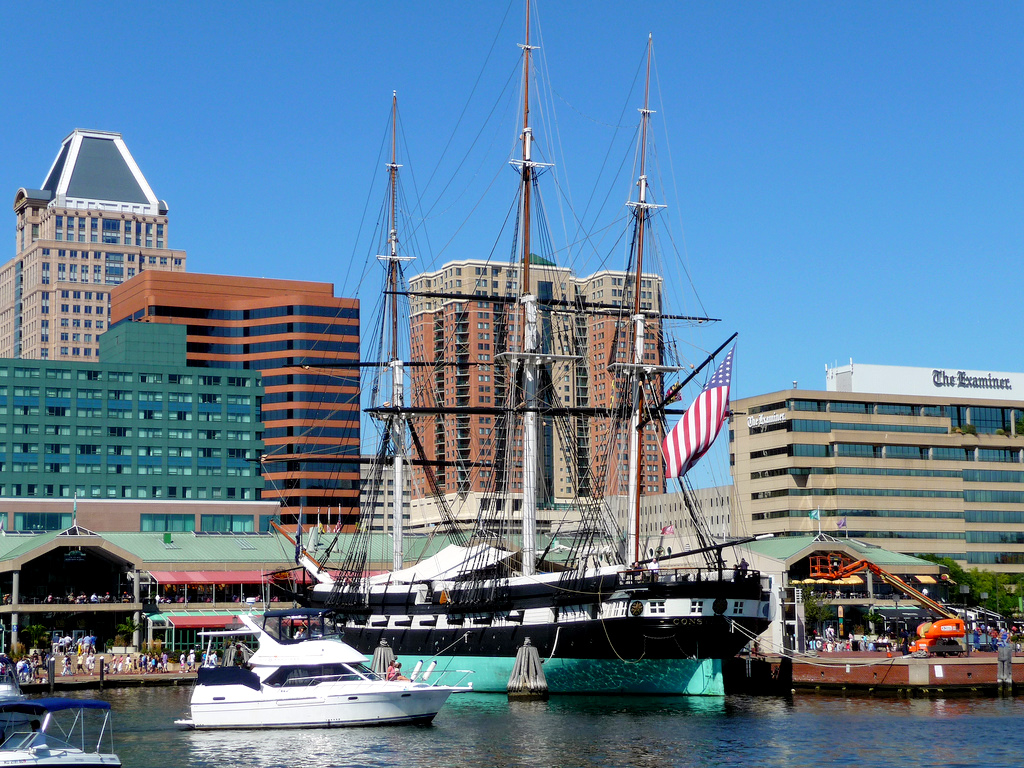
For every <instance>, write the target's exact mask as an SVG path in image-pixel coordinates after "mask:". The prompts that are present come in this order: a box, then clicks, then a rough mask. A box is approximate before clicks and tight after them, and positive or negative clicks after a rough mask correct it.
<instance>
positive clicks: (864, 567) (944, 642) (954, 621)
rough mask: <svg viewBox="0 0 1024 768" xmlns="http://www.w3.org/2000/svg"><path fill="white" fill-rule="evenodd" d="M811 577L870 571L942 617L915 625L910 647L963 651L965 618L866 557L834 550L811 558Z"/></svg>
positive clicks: (952, 652) (940, 653)
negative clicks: (915, 632) (857, 558)
mask: <svg viewBox="0 0 1024 768" xmlns="http://www.w3.org/2000/svg"><path fill="white" fill-rule="evenodd" d="M810 564H811V577H812V578H815V579H833V580H835V579H845V578H846V577H847V576H852V575H854V574H855V573H860V572H861V571H870V572H871V573H872V574H873V575H875V576H877V577H878V578H879V579H881V580H882V581H884V582H885V583H886V584H888V585H889V586H891V587H893V588H895V589H898V590H899V591H900V592H903V593H904V594H905V595H909V596H910V597H911V598H913V599H914V600H915V601H917V603H918V604H920V605H923V606H924V607H925V608H927V609H928V610H930V611H932V612H933V613H935V614H937V615H938V616H941V617H942V618H941V619H939V620H937V621H926V622H925V623H923V624H920V625H919V626H918V627H917V640H915V641H914V643H912V644H911V646H910V650H911V651H912V652H913V651H924V652H926V653H934V654H935V655H937V656H954V655H956V656H959V655H960V654H962V653H963V652H964V646H963V645H961V644H960V639H961V638H964V642H965V643H966V636H967V628H966V626H965V625H964V620H963V619H961V618H960V617H959V616H957V615H956V613H954V612H953V611H951V610H950V609H949V608H947V607H946V606H944V605H943V604H942V603H940V602H939V601H938V600H933V599H932V598H930V597H928V595H926V594H925V593H924V592H920V591H918V590H916V589H914V588H913V587H912V586H910V585H909V584H907V582H905V581H904V580H903V579H901V578H900V577H899V576H894V575H893V574H891V573H889V572H888V571H885V570H883V569H881V568H879V567H878V566H877V565H875V564H874V563H871V562H868V561H867V560H854V559H853V558H851V557H849V556H848V555H844V554H841V553H837V552H833V553H830V554H827V555H812V556H811V557H810Z"/></svg>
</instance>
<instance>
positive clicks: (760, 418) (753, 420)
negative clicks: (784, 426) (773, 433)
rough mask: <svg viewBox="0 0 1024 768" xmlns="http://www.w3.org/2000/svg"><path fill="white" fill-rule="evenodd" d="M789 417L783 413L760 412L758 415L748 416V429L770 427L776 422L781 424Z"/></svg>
mask: <svg viewBox="0 0 1024 768" xmlns="http://www.w3.org/2000/svg"><path fill="white" fill-rule="evenodd" d="M786 418H787V414H786V413H785V412H783V413H759V414H758V415H757V416H747V429H751V430H755V429H768V427H770V426H772V425H774V424H781V423H782V422H784V421H785V420H786Z"/></svg>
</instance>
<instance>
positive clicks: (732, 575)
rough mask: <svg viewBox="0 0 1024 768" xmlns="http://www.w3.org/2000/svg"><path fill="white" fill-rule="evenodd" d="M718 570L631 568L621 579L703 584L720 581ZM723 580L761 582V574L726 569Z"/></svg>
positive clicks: (746, 570)
mask: <svg viewBox="0 0 1024 768" xmlns="http://www.w3.org/2000/svg"><path fill="white" fill-rule="evenodd" d="M718 573H719V571H718V569H717V568H706V567H705V568H695V567H688V566H681V567H676V568H665V567H660V568H658V569H657V570H651V569H648V568H631V569H627V570H624V571H622V573H621V574H620V578H621V581H622V583H623V584H627V585H634V584H650V583H654V582H657V583H659V584H675V583H686V582H692V583H701V582H707V581H719V576H718ZM722 580H724V581H734V582H741V581H744V582H745V581H761V572H760V571H755V570H753V569H740V568H724V569H722Z"/></svg>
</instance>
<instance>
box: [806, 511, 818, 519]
mask: <svg viewBox="0 0 1024 768" xmlns="http://www.w3.org/2000/svg"><path fill="white" fill-rule="evenodd" d="M807 516H808V517H809V518H811V520H821V510H820V509H812V510H811V511H810V512H808V513H807Z"/></svg>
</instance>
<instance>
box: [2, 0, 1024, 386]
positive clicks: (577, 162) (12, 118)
mask: <svg viewBox="0 0 1024 768" xmlns="http://www.w3.org/2000/svg"><path fill="white" fill-rule="evenodd" d="M522 15H523V14H522V7H521V4H520V2H518V0H516V2H513V3H511V4H509V3H506V2H505V1H504V0H497V1H496V2H487V3H480V2H447V3H413V2H378V3H358V4H357V3H339V2H332V3H289V4H285V3H275V4H271V3H259V2H257V3H248V4H240V3H220V4H199V3H160V4H157V3H118V2H110V3H88V4H87V3H78V2H70V3H60V4H35V5H26V4H14V3H5V4H2V5H0V28H2V29H3V30H4V36H3V49H4V54H5V55H4V58H5V61H6V62H7V74H6V76H5V77H4V78H3V79H2V81H0V89H2V90H0V104H2V105H3V106H2V107H0V109H2V116H3V120H2V121H0V137H2V139H0V148H2V149H0V183H2V185H4V186H5V187H6V189H7V193H8V195H9V197H8V200H9V201H13V199H14V194H15V192H16V191H17V189H18V188H19V187H22V186H27V187H35V186H38V185H39V184H40V183H41V182H42V181H43V177H44V175H45V173H46V171H47V170H48V168H49V165H50V163H51V162H52V161H53V159H54V157H55V155H56V153H57V150H58V148H59V144H60V141H61V139H63V138H64V136H66V135H67V134H68V133H69V132H70V131H71V130H72V129H74V128H76V127H81V128H97V129H103V130H113V131H119V132H121V133H122V134H123V135H124V137H125V140H126V142H127V144H128V147H129V148H130V150H131V151H132V153H133V155H134V156H135V159H136V160H137V162H138V163H139V165H140V167H141V168H142V171H143V173H144V174H145V175H146V177H147V179H148V180H149V182H150V183H151V185H152V186H153V188H154V190H155V192H156V194H157V196H158V197H160V198H162V199H164V200H166V201H167V202H168V203H169V206H170V217H171V224H170V244H171V245H172V247H175V248H183V249H185V250H186V251H187V252H188V256H189V259H188V263H189V269H190V271H193V272H212V273H222V274H242V275H253V276H264V277H288V278H296V279H305V280H326V281H331V282H334V283H335V285H336V290H337V292H338V293H339V294H342V295H351V294H354V293H356V292H358V291H359V290H360V286H361V285H363V284H367V285H369V284H374V283H375V281H376V279H377V276H376V275H375V274H373V275H370V276H369V277H368V276H367V273H366V271H365V270H366V269H367V268H366V266H365V264H366V262H367V257H368V256H372V255H373V253H375V252H376V248H377V245H376V243H375V242H374V241H373V240H372V237H371V234H372V229H373V224H374V220H375V218H376V216H377V213H378V209H379V206H380V203H381V200H382V196H383V183H384V173H383V168H382V162H383V158H382V157H381V151H382V148H383V146H384V142H385V129H386V125H387V120H388V111H389V109H390V98H391V92H392V90H395V89H397V91H398V94H399V100H400V111H401V117H400V125H401V130H402V135H403V145H402V150H401V162H402V163H403V165H404V167H403V174H405V175H404V176H403V178H404V179H405V181H404V185H405V194H406V195H407V197H408V198H409V199H410V200H413V199H418V200H420V201H421V202H420V208H419V210H418V211H416V212H415V213H416V215H417V216H418V217H419V220H418V221H417V220H416V218H415V217H414V219H413V221H414V222H415V223H414V232H412V233H410V234H409V238H408V240H409V244H410V246H413V248H412V250H414V251H415V254H416V255H417V256H418V257H419V259H420V261H419V262H417V264H418V265H420V266H422V268H428V267H436V266H437V265H438V264H439V263H441V262H442V261H444V260H445V259H451V258H466V257H485V256H486V255H487V254H488V253H489V252H490V250H491V249H492V247H493V246H494V241H495V237H496V234H497V232H498V229H499V227H500V225H501V222H502V219H503V218H504V216H505V212H506V209H507V207H508V205H509V200H510V196H511V194H512V188H513V186H514V181H515V180H514V177H513V175H512V173H511V172H510V171H507V170H506V171H503V170H502V167H503V164H504V162H505V160H506V158H507V155H508V153H509V152H510V151H511V149H512V147H513V142H514V138H515V133H516V129H515V121H516V117H515V114H514V102H515V98H516V94H517V87H518V85H517V79H516V71H517V68H518V61H519V50H518V48H517V47H516V44H517V43H518V42H520V41H521V40H522V27H523V24H522ZM538 15H539V29H540V33H539V34H540V37H539V39H538V37H537V36H536V35H535V37H534V42H539V43H540V44H541V46H542V50H541V54H542V58H541V59H540V61H542V62H543V64H544V67H545V69H544V71H543V75H544V80H545V82H546V83H547V86H548V87H549V88H550V93H551V96H550V97H549V107H550V106H553V108H554V109H553V112H554V114H555V115H556V116H557V121H554V120H550V119H548V118H549V117H550V111H549V110H548V109H546V108H545V110H542V111H543V114H542V115H541V114H538V118H539V122H540V123H542V124H544V125H545V126H546V128H545V131H547V133H544V134H541V146H542V148H543V151H544V152H545V153H548V154H550V155H551V156H554V159H556V160H557V162H558V165H559V167H558V171H557V173H558V175H559V178H563V177H564V181H563V182H562V184H563V185H562V186H561V187H559V189H561V190H563V191H562V192H559V193H557V194H555V193H547V194H549V197H546V198H545V204H546V206H547V208H548V212H549V218H551V219H552V221H553V225H554V229H555V235H554V242H555V243H556V247H559V248H560V247H563V246H564V244H565V242H566V241H567V240H574V237H573V236H572V235H571V234H566V233H569V232H571V231H572V227H571V226H568V225H563V224H562V223H561V221H562V219H561V217H562V215H563V212H564V211H565V210H566V209H567V208H566V205H567V202H566V201H565V198H566V197H567V196H568V194H569V191H571V194H572V202H573V203H574V204H575V206H576V209H577V210H584V211H586V214H585V215H584V221H586V222H588V223H589V224H590V225H593V226H595V229H600V228H601V227H602V226H603V225H605V224H607V223H608V222H611V221H613V220H614V218H615V216H616V210H617V208H618V207H619V206H620V204H621V201H622V200H624V199H625V197H626V195H627V193H628V192H629V188H630V182H629V170H630V162H631V161H630V159H629V157H628V155H629V144H630V142H631V140H632V139H631V137H632V130H633V126H634V125H635V123H636V119H637V118H636V107H637V106H639V101H638V98H639V91H638V90H637V76H638V67H639V65H640V62H641V60H642V56H643V51H644V46H645V43H646V38H647V35H648V33H650V32H653V33H654V47H655V63H656V76H657V83H656V85H657V93H656V96H655V99H654V101H655V104H654V108H655V109H657V110H658V113H657V115H656V117H655V120H656V122H657V123H658V124H659V125H660V126H661V128H659V130H662V131H663V133H662V135H661V138H660V139H656V146H657V150H658V157H659V160H660V161H661V163H662V166H663V171H664V172H665V173H666V174H667V173H668V165H669V163H668V160H669V158H671V166H672V168H671V170H672V172H673V174H674V175H673V177H672V178H673V179H674V181H672V182H670V183H665V184H662V183H661V179H660V178H659V180H658V181H656V182H655V183H656V194H657V196H658V200H659V202H665V203H667V204H668V205H670V208H669V209H668V210H667V211H666V212H665V213H663V214H661V216H662V217H663V219H664V231H665V234H666V236H668V239H669V241H670V242H674V243H675V244H676V246H677V247H678V250H679V252H680V253H681V257H682V259H683V260H684V262H685V264H686V266H687V269H688V270H689V275H690V278H691V279H692V282H693V284H694V286H695V287H696V289H697V293H698V295H699V297H700V304H699V305H695V304H691V305H690V306H689V308H690V309H693V308H695V307H698V306H702V307H703V308H704V309H705V310H706V311H707V312H708V313H710V314H711V315H713V316H715V317H720V318H722V319H723V322H722V323H720V324H719V325H718V326H716V328H715V329H714V331H713V332H712V333H711V334H709V335H708V337H707V339H706V344H707V346H708V347H713V346H715V345H716V343H717V341H718V340H719V339H724V338H725V337H726V336H728V335H729V333H731V332H732V331H738V332H739V334H740V340H739V348H738V351H737V357H736V374H735V379H734V387H733V391H734V394H733V396H734V398H735V397H743V396H748V395H753V394H758V393H762V392H769V391H775V390H779V389H784V388H788V387H789V386H790V384H791V382H793V381H794V380H795V381H798V382H799V384H800V386H801V387H802V388H816V389H823V388H824V366H825V364H826V363H835V362H840V363H844V362H846V361H847V360H848V359H849V358H851V357H852V358H853V359H854V361H859V362H863V363H874V364H891V365H914V366H942V367H948V368H967V369H980V370H984V371H989V370H991V371H1020V370H1024V361H1022V360H1021V359H1020V354H1019V352H1018V350H1017V343H1018V342H1017V340H1018V337H1019V336H1020V335H1021V330H1022V326H1024V313H1022V312H1021V311H1020V309H1019V306H1018V305H1019V295H1020V290H1019V288H1018V286H1017V283H1018V282H1019V280H1020V273H1019V265H1020V262H1021V259H1020V256H1021V250H1022V243H1024V191H1022V185H1024V142H1022V137H1024V93H1022V90H1024V46H1022V45H1021V43H1020V34H1021V30H1022V29H1024V5H1022V4H1020V3H1002V2H990V3H945V2H926V3H925V2H902V3H874V2H863V3H817V2H815V3H810V2H809V3H802V2H777V3H753V2H736V3H715V4H712V3H696V2H690V3H682V2H660V1H659V0H653V1H651V2H646V3H642V4H636V3H633V4H624V3H620V2H560V3H548V2H541V4H540V7H539V9H538ZM539 111H540V110H539ZM460 117H461V119H460ZM555 125H557V131H558V132H557V133H554V126H555ZM615 126H621V127H620V128H618V129H616V128H615ZM481 127H483V129H482V130H481ZM548 154H546V155H545V159H547V157H548ZM624 157H625V158H626V160H625V166H624V171H625V175H623V174H620V173H619V166H620V164H621V163H622V162H623V160H622V159H623V158H624ZM617 177H618V178H617ZM664 178H665V179H668V178H669V177H668V176H667V175H666V176H665V177H664ZM560 196H561V197H562V203H563V204H562V205H561V206H560V205H559V197H560ZM478 201H480V202H478ZM559 208H561V209H562V210H559ZM619 215H621V214H619ZM7 216H8V219H7V221H8V223H9V226H10V229H9V232H10V233H11V237H10V239H8V240H7V241H6V242H7V243H8V247H9V255H13V242H14V239H13V232H14V216H13V213H12V212H10V209H8V214H7ZM613 240H614V236H609V235H603V234H597V235H594V236H593V237H592V238H591V240H590V242H589V243H588V244H587V246H586V247H580V246H579V245H578V243H577V244H576V245H574V246H572V247H570V248H568V249H566V250H564V251H561V252H562V253H566V254H571V256H570V261H571V262H572V263H573V265H574V266H576V267H577V268H579V269H580V270H581V271H583V270H585V269H586V268H587V267H588V266H591V267H592V266H593V265H594V263H595V262H594V259H596V258H600V257H599V256H598V254H599V253H600V251H601V250H602V249H605V250H607V249H608V248H610V247H611V245H612V242H613ZM496 253H497V257H498V258H505V257H506V254H507V252H506V251H502V250H501V249H500V248H499V249H498V250H497V251H496ZM5 258H6V257H5ZM372 263H374V264H375V262H372ZM371 268H372V267H371ZM412 269H414V270H415V269H416V267H412Z"/></svg>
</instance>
